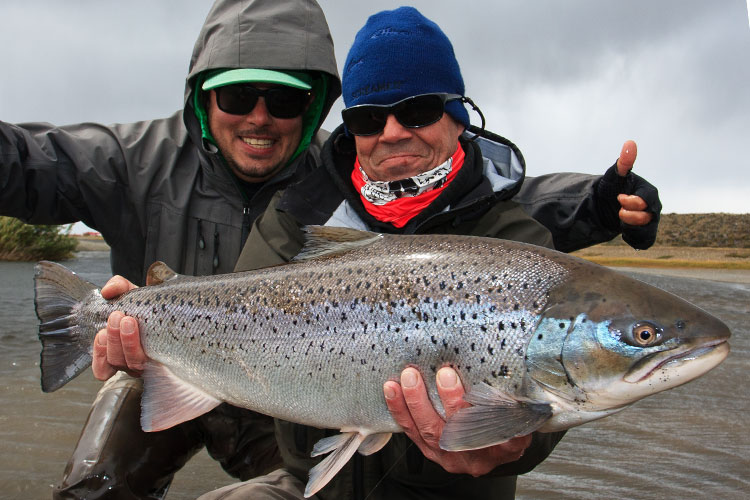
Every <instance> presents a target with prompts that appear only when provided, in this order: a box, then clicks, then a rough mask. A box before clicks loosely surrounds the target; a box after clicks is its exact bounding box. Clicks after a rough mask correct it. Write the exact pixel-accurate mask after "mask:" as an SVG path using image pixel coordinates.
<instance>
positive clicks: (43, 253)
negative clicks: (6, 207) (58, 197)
mask: <svg viewBox="0 0 750 500" xmlns="http://www.w3.org/2000/svg"><path fill="white" fill-rule="evenodd" d="M70 229H71V226H70V225H68V226H50V225H38V226H32V225H29V224H24V223H23V222H21V221H19V220H18V219H14V218H12V217H0V260H7V261H35V260H44V259H47V260H65V259H69V258H71V257H72V256H73V251H74V250H75V249H76V242H75V240H74V239H73V238H72V237H71V236H70V234H69V233H70Z"/></svg>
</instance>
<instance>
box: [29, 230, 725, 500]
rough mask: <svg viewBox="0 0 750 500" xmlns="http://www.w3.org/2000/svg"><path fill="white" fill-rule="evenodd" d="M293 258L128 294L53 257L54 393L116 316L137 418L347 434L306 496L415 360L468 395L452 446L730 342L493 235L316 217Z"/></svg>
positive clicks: (578, 415)
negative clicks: (128, 334) (126, 318)
mask: <svg viewBox="0 0 750 500" xmlns="http://www.w3.org/2000/svg"><path fill="white" fill-rule="evenodd" d="M308 232H309V234H308V242H307V245H306V247H305V249H304V250H303V253H302V254H300V257H299V258H298V259H297V262H294V263H291V264H288V265H283V266H278V267H271V268H266V269H261V270H258V271H253V272H244V273H235V274H227V275H219V276H205V277H187V276H179V275H176V274H175V273H174V272H173V271H171V270H170V269H169V268H168V267H167V266H166V265H164V264H162V263H156V264H154V265H153V266H152V267H151V269H150V270H149V278H148V281H149V284H150V285H151V286H146V287H143V288H139V289H136V290H133V291H131V292H129V293H127V294H125V295H123V296H121V297H119V298H118V299H116V300H112V301H106V300H104V299H103V298H102V297H101V295H100V293H99V290H97V289H96V287H95V286H94V285H92V284H90V283H88V282H85V281H83V280H82V279H80V278H79V277H78V276H76V275H75V274H73V273H72V272H70V271H68V270H67V269H65V268H64V267H62V266H59V265H57V264H53V263H50V262H41V263H39V264H38V266H37V275H36V310H37V314H38V316H39V319H40V321H41V326H40V331H39V332H40V333H39V336H40V338H41V341H42V345H43V348H42V361H41V368H42V389H43V390H44V391H54V390H56V389H58V388H59V387H61V386H62V385H64V384H65V383H67V382H68V381H69V380H70V379H71V378H73V377H74V376H76V375H77V374H78V373H80V372H81V371H82V370H84V369H85V368H86V367H88V366H89V364H90V363H91V352H92V344H93V339H94V335H95V334H96V332H97V331H98V330H99V329H101V328H104V327H105V324H106V321H107V317H108V315H109V314H110V313H111V312H113V311H115V310H121V311H123V312H124V313H125V314H127V315H131V316H134V317H136V318H137V319H138V322H139V327H140V332H141V339H142V343H143V347H144V350H145V352H146V354H147V355H148V356H149V358H150V361H149V362H148V363H147V365H146V368H145V370H144V373H143V378H144V392H143V399H142V419H141V424H142V426H143V428H144V430H146V431H155V430H160V429H165V428H168V427H170V426H173V425H176V424H178V423H180V422H183V421H185V420H188V419H192V418H195V417H197V416H199V415H201V414H203V413H205V412H207V411H209V410H211V409H212V408H214V407H216V406H217V405H218V404H220V403H221V402H222V401H225V402H228V403H231V404H233V405H237V406H242V407H246V408H250V409H253V410H256V411H259V412H262V413H266V414H268V415H272V416H274V417H278V418H282V419H285V420H290V421H293V422H299V423H302V424H307V425H312V426H315V427H325V428H335V429H340V430H341V434H339V435H337V436H333V437H330V438H326V439H324V440H322V441H321V442H319V443H318V444H317V445H316V447H315V450H314V454H323V453H327V452H332V453H331V454H330V455H329V456H328V457H326V458H325V459H324V460H323V461H322V462H321V463H320V464H319V465H317V466H316V467H315V468H313V469H312V470H311V471H310V481H309V482H308V486H307V490H306V495H308V496H309V495H312V494H314V493H315V492H316V491H318V490H319V489H320V488H322V487H323V486H324V485H325V484H326V483H327V482H328V481H329V480H330V478H331V477H333V476H334V475H335V474H336V472H337V471H338V470H339V469H340V468H341V467H342V466H343V465H344V464H345V463H346V462H347V461H348V460H349V458H350V457H351V456H352V455H353V454H354V453H355V452H356V451H357V450H359V451H360V453H365V454H369V453H374V452H375V451H377V450H378V449H380V448H381V447H382V446H384V445H385V444H386V443H387V441H388V439H389V438H390V435H391V433H393V432H399V431H400V430H401V429H400V428H399V426H398V425H397V424H396V423H395V422H394V420H393V419H392V417H391V415H390V413H389V412H388V409H387V406H386V404H385V400H384V397H383V389H382V386H383V383H384V382H385V381H386V380H388V379H394V380H398V376H399V374H400V372H401V370H402V369H403V368H405V367H406V366H414V367H416V368H418V369H419V370H420V371H421V372H422V374H423V375H424V381H425V384H426V385H427V387H428V390H429V393H430V397H431V398H432V401H433V403H434V405H435V406H436V408H437V409H438V411H440V412H443V409H442V406H441V403H440V399H439V397H438V393H437V387H436V382H435V373H436V371H437V370H438V369H439V368H440V367H442V366H444V365H451V366H453V367H455V368H456V369H457V370H458V372H459V373H460V375H461V378H462V381H463V384H464V386H465V387H466V388H467V395H466V399H467V401H469V402H470V403H472V405H473V406H472V407H469V408H466V409H463V410H460V411H459V412H458V413H457V414H455V415H454V416H453V417H452V418H451V419H450V420H449V421H448V422H447V424H446V426H445V428H444V431H443V434H442V437H441V441H440V445H441V447H442V448H444V449H446V450H467V449H476V448H482V447H486V446H490V445H493V444H497V443H500V442H503V441H506V440H508V439H510V438H512V437H515V436H520V435H524V434H528V433H530V432H532V431H535V430H538V431H556V430H562V429H567V428H569V427H572V426H575V425H579V424H582V423H585V422H588V421H591V420H594V419H598V418H601V417H604V416H606V415H609V414H612V413H614V412H617V411H620V410H622V409H623V408H625V407H626V406H628V405H629V404H631V403H633V402H634V401H637V400H639V399H641V398H643V397H645V396H648V395H650V394H654V393H657V392H659V391H663V390H665V389H669V388H671V387H676V386H678V385H680V384H683V383H685V382H688V381H690V380H692V379H694V378H696V377H699V376H700V375H703V374H704V373H706V372H707V371H709V370H710V369H712V368H713V367H715V366H716V365H718V364H719V363H720V362H721V361H722V360H723V359H724V358H726V356H727V354H728V353H729V345H728V343H727V340H728V339H729V335H730V333H729V330H728V329H727V327H726V326H725V325H724V324H723V323H722V322H721V321H719V320H718V319H716V318H714V317H713V316H711V315H710V314H708V313H706V312H705V311H703V310H701V309H699V308H697V307H695V306H693V305H691V304H689V303H687V302H685V301H684V300H682V299H680V298H678V297H676V296H674V295H671V294H669V293H667V292H664V291H662V290H659V289H657V288H654V287H652V286H649V285H647V284H645V283H642V282H640V281H637V280H634V279H631V278H628V277H626V276H623V275H621V274H618V273H616V272H614V271H611V270H608V269H606V268H604V267H601V266H598V265H595V264H591V263H589V262H586V261H583V260H581V259H578V258H575V257H572V256H568V255H565V254H562V253H558V252H555V251H551V250H547V249H544V248H540V247H536V246H532V245H527V244H522V243H515V242H509V241H503V240H497V239H490V238H478V237H466V236H445V235H424V236H395V235H381V234H375V233H369V232H362V231H355V230H350V229H338V228H319V227H313V228H309V229H308Z"/></svg>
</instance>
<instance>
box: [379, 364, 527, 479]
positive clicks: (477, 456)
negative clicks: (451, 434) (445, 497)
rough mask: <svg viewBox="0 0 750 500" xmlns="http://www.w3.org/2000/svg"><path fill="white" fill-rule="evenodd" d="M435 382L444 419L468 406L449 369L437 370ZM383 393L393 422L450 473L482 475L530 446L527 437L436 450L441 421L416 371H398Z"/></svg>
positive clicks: (507, 461)
mask: <svg viewBox="0 0 750 500" xmlns="http://www.w3.org/2000/svg"><path fill="white" fill-rule="evenodd" d="M436 381H437V388H438V394H440V401H441V402H442V404H443V408H444V409H445V418H446V419H448V418H450V417H452V416H453V415H454V414H455V413H456V412H457V411H458V410H460V409H462V408H468V407H469V406H471V405H470V404H469V403H467V402H466V400H465V399H464V387H463V384H462V383H461V379H460V378H459V376H458V374H457V373H456V371H455V370H454V369H453V368H451V367H449V366H446V367H443V368H441V369H440V370H438V372H437V377H436ZM383 393H384V394H385V401H386V404H387V405H388V409H389V410H390V412H391V415H393V419H394V420H395V421H396V423H398V424H399V425H400V426H401V428H402V429H403V430H404V433H405V434H406V435H407V436H409V438H410V439H411V440H412V441H413V442H414V444H416V445H417V447H418V448H419V450H420V451H421V452H422V454H423V455H424V456H425V457H426V458H427V459H429V460H432V461H433V462H435V463H437V464H438V465H440V466H441V467H443V468H444V469H445V470H446V471H448V472H451V473H453V474H470V475H472V476H474V477H478V476H482V475H484V474H487V473H488V472H490V471H492V470H493V469H494V468H495V467H497V466H498V465H502V464H505V463H509V462H515V461H516V460H518V459H519V458H521V457H522V456H523V453H524V451H525V450H526V448H528V447H529V445H530V444H531V435H530V434H529V435H526V436H520V437H516V438H513V439H510V440H508V441H506V442H505V443H500V444H497V445H494V446H490V447H487V448H480V449H477V450H465V451H446V450H444V449H442V448H441V447H440V436H441V435H442V433H443V427H445V420H444V419H443V418H442V417H441V416H440V415H439V414H438V412H437V411H436V410H435V407H434V406H433V405H432V402H431V401H430V398H429V396H428V394H427V388H426V387H425V384H424V382H423V381H422V376H421V374H420V373H419V371H418V370H416V369H414V368H411V367H409V368H406V369H405V370H404V371H402V372H401V384H400V385H399V384H398V383H397V382H395V381H392V380H389V381H388V382H386V383H385V384H384V385H383Z"/></svg>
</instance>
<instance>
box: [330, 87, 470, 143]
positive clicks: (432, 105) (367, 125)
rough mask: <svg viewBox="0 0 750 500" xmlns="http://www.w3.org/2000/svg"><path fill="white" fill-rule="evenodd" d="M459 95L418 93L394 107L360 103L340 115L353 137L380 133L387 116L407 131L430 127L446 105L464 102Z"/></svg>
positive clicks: (439, 116)
mask: <svg viewBox="0 0 750 500" xmlns="http://www.w3.org/2000/svg"><path fill="white" fill-rule="evenodd" d="M463 99H464V97H463V96H460V95H458V94H442V93H441V94H420V95H415V96H412V97H407V98H406V99H403V100H401V101H398V102H396V103H394V104H360V105H359V106H352V107H351V108H346V109H345V110H343V111H342V112H341V118H343V120H344V125H346V128H347V129H348V130H349V132H351V133H352V134H354V135H375V134H377V133H380V132H382V131H383V128H385V122H386V121H387V120H388V115H393V116H395V117H396V120H398V122H399V123H400V124H401V125H403V126H404V127H407V128H420V127H426V126H428V125H432V124H433V123H435V122H437V121H439V120H440V119H441V118H442V117H443V113H444V112H445V103H446V102H449V101H456V100H463Z"/></svg>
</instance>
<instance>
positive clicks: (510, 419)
mask: <svg viewBox="0 0 750 500" xmlns="http://www.w3.org/2000/svg"><path fill="white" fill-rule="evenodd" d="M464 399H465V400H466V401H467V402H469V403H471V404H472V405H473V406H470V407H468V408H463V409H461V410H459V411H458V412H457V413H456V414H455V415H453V416H451V417H450V418H449V419H448V421H447V422H446V423H445V427H443V434H442V435H441V437H440V447H441V448H442V449H444V450H447V451H463V450H475V449H478V448H486V447H487V446H492V445H495V444H499V443H504V442H505V441H508V440H509V439H512V438H514V437H517V436H525V435H526V434H529V433H531V432H533V431H535V430H537V429H538V428H540V427H541V426H542V425H543V424H544V423H545V422H546V421H547V420H549V419H550V418H551V417H552V407H551V406H550V405H549V404H547V403H537V402H534V401H529V400H522V399H517V398H514V397H512V396H510V395H508V394H506V393H504V392H502V391H500V390H498V389H496V388H494V387H492V386H490V385H488V384H485V383H481V384H477V385H474V386H473V387H472V389H471V391H470V392H469V393H467V394H466V395H465V396H464Z"/></svg>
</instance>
